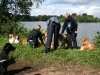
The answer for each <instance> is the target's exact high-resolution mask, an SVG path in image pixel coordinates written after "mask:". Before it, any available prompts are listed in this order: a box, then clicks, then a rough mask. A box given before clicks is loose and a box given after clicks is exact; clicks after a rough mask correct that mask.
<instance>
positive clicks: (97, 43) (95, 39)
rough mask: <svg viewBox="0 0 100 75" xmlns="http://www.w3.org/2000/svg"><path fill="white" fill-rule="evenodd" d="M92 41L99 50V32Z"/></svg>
mask: <svg viewBox="0 0 100 75" xmlns="http://www.w3.org/2000/svg"><path fill="white" fill-rule="evenodd" d="M93 41H94V43H95V44H96V46H97V47H98V48H99V47H100V32H97V35H96V36H95V38H94V40H93Z"/></svg>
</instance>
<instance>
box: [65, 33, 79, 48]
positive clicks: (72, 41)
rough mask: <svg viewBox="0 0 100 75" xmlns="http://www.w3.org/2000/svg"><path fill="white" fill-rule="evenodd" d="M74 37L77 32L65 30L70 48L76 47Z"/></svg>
mask: <svg viewBox="0 0 100 75" xmlns="http://www.w3.org/2000/svg"><path fill="white" fill-rule="evenodd" d="M76 37H77V33H75V32H67V39H68V48H72V47H74V48H77V41H76ZM72 44H73V45H72Z"/></svg>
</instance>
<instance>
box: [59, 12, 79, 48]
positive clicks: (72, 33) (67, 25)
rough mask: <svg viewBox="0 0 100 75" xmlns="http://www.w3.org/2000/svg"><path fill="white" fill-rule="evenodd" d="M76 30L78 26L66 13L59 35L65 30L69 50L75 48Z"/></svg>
mask: <svg viewBox="0 0 100 75" xmlns="http://www.w3.org/2000/svg"><path fill="white" fill-rule="evenodd" d="M77 28H78V24H77V23H76V21H75V20H74V18H72V17H71V16H70V14H68V13H66V15H65V21H64V25H63V27H62V31H61V33H64V31H65V29H66V31H67V39H68V48H71V49H72V47H74V48H77V41H76V37H77ZM72 43H73V46H72Z"/></svg>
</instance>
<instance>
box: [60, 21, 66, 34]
mask: <svg viewBox="0 0 100 75" xmlns="http://www.w3.org/2000/svg"><path fill="white" fill-rule="evenodd" d="M65 29H66V21H64V24H63V26H62V31H61V33H64V31H65Z"/></svg>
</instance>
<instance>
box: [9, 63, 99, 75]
mask: <svg viewBox="0 0 100 75" xmlns="http://www.w3.org/2000/svg"><path fill="white" fill-rule="evenodd" d="M8 73H9V75H100V69H94V68H92V67H87V66H82V65H79V64H69V63H66V64H63V65H60V64H56V65H52V66H50V65H49V66H42V67H41V66H32V65H31V64H26V63H21V62H16V63H14V64H11V65H9V67H8Z"/></svg>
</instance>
